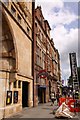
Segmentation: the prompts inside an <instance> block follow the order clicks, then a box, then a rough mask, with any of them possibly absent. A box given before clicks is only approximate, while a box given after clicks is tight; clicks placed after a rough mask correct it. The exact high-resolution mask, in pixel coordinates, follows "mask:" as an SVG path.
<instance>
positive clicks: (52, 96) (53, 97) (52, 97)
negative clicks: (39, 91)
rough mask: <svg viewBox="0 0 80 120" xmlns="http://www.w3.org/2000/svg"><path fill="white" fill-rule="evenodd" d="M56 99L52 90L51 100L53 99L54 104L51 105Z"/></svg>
mask: <svg viewBox="0 0 80 120" xmlns="http://www.w3.org/2000/svg"><path fill="white" fill-rule="evenodd" d="M54 100H55V93H54V92H52V93H51V101H52V104H51V105H53V104H54Z"/></svg>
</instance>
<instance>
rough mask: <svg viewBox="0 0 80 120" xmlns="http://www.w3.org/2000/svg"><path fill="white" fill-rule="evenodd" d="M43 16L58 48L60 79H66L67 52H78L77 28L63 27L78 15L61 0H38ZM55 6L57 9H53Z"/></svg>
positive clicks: (67, 70) (67, 67)
mask: <svg viewBox="0 0 80 120" xmlns="http://www.w3.org/2000/svg"><path fill="white" fill-rule="evenodd" d="M37 5H41V7H42V12H43V16H44V18H45V19H47V20H48V22H49V24H50V26H51V28H52V30H51V37H52V38H53V40H54V44H55V47H56V48H57V49H58V50H59V53H60V58H61V71H62V79H68V77H69V76H70V64H69V63H70V62H69V53H71V52H76V53H77V54H78V28H71V27H70V28H69V29H67V28H65V25H68V26H69V25H70V24H71V23H73V22H74V21H77V20H78V16H77V15H76V14H75V13H74V12H73V11H72V10H71V11H70V9H69V7H67V8H64V3H63V1H61V0H60V3H59V2H49V3H47V2H45V3H44V2H42V3H41V2H40V3H39V4H38V3H37ZM55 8H56V9H57V11H55Z"/></svg>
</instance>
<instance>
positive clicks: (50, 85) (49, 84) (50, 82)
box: [49, 81, 51, 99]
mask: <svg viewBox="0 0 80 120" xmlns="http://www.w3.org/2000/svg"><path fill="white" fill-rule="evenodd" d="M49 99H51V82H50V81H49Z"/></svg>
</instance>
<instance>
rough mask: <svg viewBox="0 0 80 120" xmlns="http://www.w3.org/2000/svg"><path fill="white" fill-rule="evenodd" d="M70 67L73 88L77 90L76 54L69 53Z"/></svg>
mask: <svg viewBox="0 0 80 120" xmlns="http://www.w3.org/2000/svg"><path fill="white" fill-rule="evenodd" d="M70 66H71V76H72V78H73V88H74V90H77V89H78V87H79V86H78V84H79V83H78V73H77V61H76V53H70Z"/></svg>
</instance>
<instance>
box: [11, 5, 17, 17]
mask: <svg viewBox="0 0 80 120" xmlns="http://www.w3.org/2000/svg"><path fill="white" fill-rule="evenodd" d="M11 13H12V14H13V15H14V16H16V10H15V8H14V7H13V6H12V5H11Z"/></svg>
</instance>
